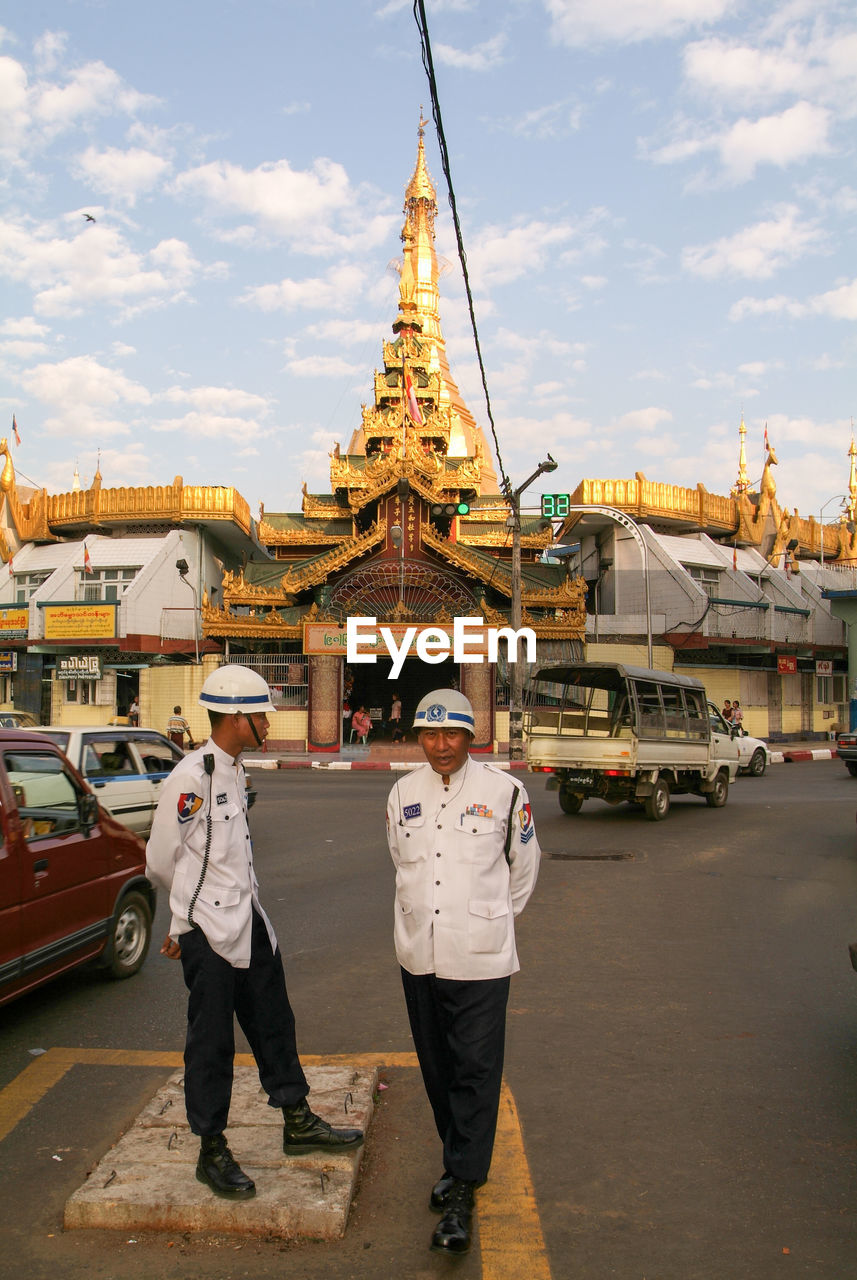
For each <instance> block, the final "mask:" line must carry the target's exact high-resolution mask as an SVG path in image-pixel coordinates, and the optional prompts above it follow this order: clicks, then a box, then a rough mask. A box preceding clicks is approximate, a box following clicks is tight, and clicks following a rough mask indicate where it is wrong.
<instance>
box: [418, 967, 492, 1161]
mask: <svg viewBox="0 0 857 1280" xmlns="http://www.w3.org/2000/svg"><path fill="white" fill-rule="evenodd" d="M402 986H403V987H404V991H405V1003H406V1004H407V1008H408V1019H409V1021H410V1024H411V1034H412V1035H413V1037H414V1045H415V1046H416V1050H417V1057H418V1059H419V1063H420V1070H421V1071H422V1076H423V1082H424V1084H425V1087H426V1093H427V1094H428V1099H429V1102H430V1103H431V1109H432V1111H433V1112H434V1122H435V1124H436V1125H437V1131H438V1133H439V1134H440V1138H441V1141H442V1142H443V1167H444V1169H445V1171H446V1172H447V1173H450V1174H452V1176H453V1177H454V1178H461V1179H462V1180H463V1181H465V1182H479V1183H481V1182H484V1181H485V1179H486V1178H487V1177H488V1169H489V1167H490V1165H491V1153H492V1151H493V1149H494V1134H495V1132H496V1129H497V1112H498V1110H499V1106H500V1084H501V1081H502V1078H503V1050H504V1046H505V1041H506V1004H507V1002H508V999H509V978H487V979H483V980H480V981H472V982H456V981H451V980H449V979H446V978H437V977H435V975H434V974H433V973H426V974H419V975H415V974H412V973H408V971H407V970H406V969H402Z"/></svg>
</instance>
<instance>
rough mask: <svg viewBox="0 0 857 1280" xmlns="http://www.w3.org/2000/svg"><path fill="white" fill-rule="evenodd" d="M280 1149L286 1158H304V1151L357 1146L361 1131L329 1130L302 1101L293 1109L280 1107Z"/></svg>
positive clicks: (361, 1139) (361, 1135)
mask: <svg viewBox="0 0 857 1280" xmlns="http://www.w3.org/2000/svg"><path fill="white" fill-rule="evenodd" d="M283 1120H284V1122H285V1127H284V1129H283V1150H284V1151H285V1153H286V1155H294V1156H299V1155H304V1154H305V1153H306V1152H307V1151H318V1150H322V1151H338V1150H342V1149H343V1148H345V1147H359V1146H360V1143H361V1142H362V1141H363V1131H362V1129H333V1128H332V1127H331V1126H330V1125H329V1124H328V1123H327V1121H326V1120H322V1118H321V1116H317V1115H316V1114H315V1112H314V1111H311V1110H310V1107H309V1103H308V1102H307V1100H306V1098H301V1100H300V1102H296V1103H295V1105H294V1106H293V1107H283Z"/></svg>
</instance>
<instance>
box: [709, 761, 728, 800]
mask: <svg viewBox="0 0 857 1280" xmlns="http://www.w3.org/2000/svg"><path fill="white" fill-rule="evenodd" d="M712 785H713V790H712V791H706V793H705V803H706V804H707V805H708V807H709V809H722V808H723V806H724V805H725V803H726V801H727V799H728V796H729V775H728V774H727V773H724V772H723V770H722V769H721V770H720V772H719V773H718V775H717V777H716V778H715V779H714V783H713V784H712Z"/></svg>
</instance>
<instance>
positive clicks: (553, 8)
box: [544, 0, 733, 48]
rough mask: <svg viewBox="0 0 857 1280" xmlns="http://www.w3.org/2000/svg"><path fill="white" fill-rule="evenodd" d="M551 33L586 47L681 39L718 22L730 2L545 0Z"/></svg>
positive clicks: (701, 0) (703, 0)
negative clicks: (686, 34)
mask: <svg viewBox="0 0 857 1280" xmlns="http://www.w3.org/2000/svg"><path fill="white" fill-rule="evenodd" d="M544 5H545V9H546V10H547V13H548V15H549V17H550V19H551V34H552V35H553V38H554V39H555V40H557V41H558V42H560V43H561V44H566V45H569V46H570V47H571V48H578V47H580V46H584V45H588V44H605V43H607V42H617V43H620V44H630V43H634V42H636V41H639V40H651V39H664V38H671V37H674V36H680V35H682V34H683V33H684V32H685V31H688V30H692V29H694V28H697V27H702V26H705V25H707V24H709V23H712V22H717V21H719V19H720V18H722V17H724V16H725V15H726V14H727V13H729V11H730V10H731V9H732V8H733V3H732V0H654V2H653V0H544Z"/></svg>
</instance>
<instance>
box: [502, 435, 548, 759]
mask: <svg viewBox="0 0 857 1280" xmlns="http://www.w3.org/2000/svg"><path fill="white" fill-rule="evenodd" d="M557 465H558V464H557V463H556V462H554V460H553V458H552V457H551V456H550V454H548V456H547V459H546V460H545V461H544V462H540V463H539V465H538V466H537V467H536V469H535V471H534V472H533V474H532V475H531V476H528V477H527V479H526V480H525V481H524V483H523V484H519V485H518V487H517V489H514V490H512V491H511V492H508V491H507V500H508V502H509V517H508V519H507V521H506V524H507V526H508V527H510V528H511V530H512V630H513V631H520V630H521V622H522V618H521V613H522V610H521V494H522V493H523V492H524V490H525V489H527V488H529V486H530V485H531V484H532V483H533V481H534V480H538V478H539V476H540V475H544V473H545V472H546V471H556V469H557ZM516 656H517V655H516ZM523 687H524V682H523V677H522V674H521V668H520V664H519V663H518V662H510V663H509V759H510V760H522V759H523V756H524V733H523V720H524V709H523V706H522V703H523Z"/></svg>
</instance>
